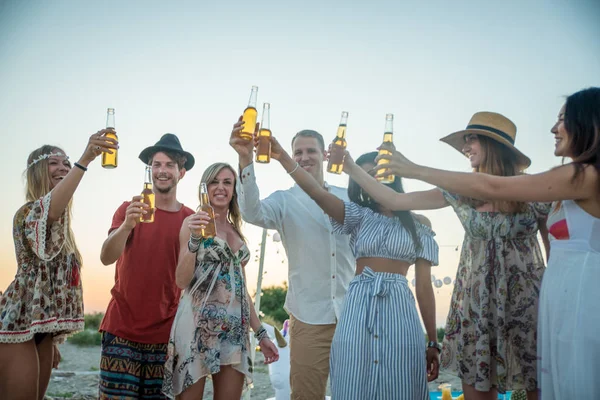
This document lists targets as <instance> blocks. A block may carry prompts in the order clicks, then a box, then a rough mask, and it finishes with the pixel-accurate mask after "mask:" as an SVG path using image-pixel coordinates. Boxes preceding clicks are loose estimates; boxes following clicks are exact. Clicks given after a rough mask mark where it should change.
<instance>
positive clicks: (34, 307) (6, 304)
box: [0, 192, 84, 343]
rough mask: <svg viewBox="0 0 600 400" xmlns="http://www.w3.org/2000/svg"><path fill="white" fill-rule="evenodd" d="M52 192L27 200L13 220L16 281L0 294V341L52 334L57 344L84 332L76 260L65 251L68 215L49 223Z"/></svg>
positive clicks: (18, 341) (81, 295)
mask: <svg viewBox="0 0 600 400" xmlns="http://www.w3.org/2000/svg"><path fill="white" fill-rule="evenodd" d="M51 198H52V192H50V193H48V194H47V195H46V196H44V197H42V198H40V199H38V200H36V201H34V202H29V203H26V204H25V205H24V206H22V207H21V208H20V209H19V210H18V211H17V213H16V214H15V217H14V219H13V239H14V243H15V253H16V257H17V273H16V276H15V279H14V280H13V281H12V283H11V284H10V285H9V286H8V288H7V289H6V291H5V292H4V294H3V295H2V296H0V343H22V342H26V341H28V340H31V339H33V338H34V336H35V335H36V334H45V333H47V334H50V335H52V337H53V341H54V342H55V343H61V342H63V341H64V340H65V338H66V337H67V336H68V335H71V334H73V333H76V332H78V331H81V330H83V326H84V320H83V289H82V285H81V279H80V276H79V275H80V274H79V269H80V267H79V261H78V260H77V258H76V256H75V254H73V253H71V254H66V252H65V251H64V245H65V241H66V236H67V229H68V218H69V215H68V213H67V212H66V211H65V212H63V214H62V215H61V217H60V218H59V219H58V220H57V221H54V222H52V224H51V225H48V211H49V210H50V200H51Z"/></svg>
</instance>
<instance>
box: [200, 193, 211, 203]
mask: <svg viewBox="0 0 600 400" xmlns="http://www.w3.org/2000/svg"><path fill="white" fill-rule="evenodd" d="M200 205H201V206H210V200H209V199H208V193H201V194H200Z"/></svg>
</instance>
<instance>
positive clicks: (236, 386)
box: [213, 365, 245, 400]
mask: <svg viewBox="0 0 600 400" xmlns="http://www.w3.org/2000/svg"><path fill="white" fill-rule="evenodd" d="M244 379H245V376H244V374H242V373H241V372H239V371H237V370H235V369H233V367H232V366H231V365H221V370H220V371H219V373H218V374H215V375H213V386H214V388H215V397H214V400H231V399H239V398H240V397H242V391H243V389H244Z"/></svg>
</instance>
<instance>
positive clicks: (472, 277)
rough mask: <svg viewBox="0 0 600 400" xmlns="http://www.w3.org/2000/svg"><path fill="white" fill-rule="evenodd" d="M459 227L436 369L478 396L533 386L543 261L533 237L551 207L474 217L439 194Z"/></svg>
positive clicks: (459, 202)
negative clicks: (462, 232) (461, 238)
mask: <svg viewBox="0 0 600 400" xmlns="http://www.w3.org/2000/svg"><path fill="white" fill-rule="evenodd" d="M442 193H443V194H444V197H445V199H446V201H447V202H448V203H449V204H450V205H451V206H452V207H453V208H454V211H455V212H456V215H457V216H458V218H459V220H460V222H461V223H462V225H463V227H464V229H465V238H464V242H463V247H462V252H461V255H460V262H459V265H458V270H457V272H456V284H455V286H454V291H453V293H452V301H451V303H450V311H449V313H448V319H447V322H446V336H445V338H444V344H443V350H442V356H441V366H442V368H444V369H446V370H447V371H448V372H451V373H454V374H456V375H458V376H459V377H460V378H461V380H463V381H464V382H465V383H467V384H468V385H471V386H474V387H475V389H477V390H479V391H488V390H490V389H491V388H492V387H496V388H497V390H498V391H499V392H500V393H505V391H506V390H515V389H526V390H528V391H535V390H536V388H537V373H536V371H537V365H536V351H537V348H536V343H537V342H536V335H537V321H538V299H539V296H540V287H541V284H542V276H543V274H544V270H545V269H546V268H545V263H544V259H543V256H542V252H541V250H540V246H539V242H538V239H537V233H538V229H539V225H538V222H539V221H540V220H544V219H546V217H547V215H548V212H549V211H550V206H551V204H550V203H530V204H528V206H527V209H526V210H525V211H524V212H520V213H515V214H504V213H500V212H482V211H477V210H476V209H475V208H473V207H472V206H471V205H470V204H467V203H466V202H463V201H462V200H461V198H460V197H459V196H457V195H454V194H451V193H448V192H446V191H442Z"/></svg>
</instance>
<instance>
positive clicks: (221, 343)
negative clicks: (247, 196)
mask: <svg viewBox="0 0 600 400" xmlns="http://www.w3.org/2000/svg"><path fill="white" fill-rule="evenodd" d="M249 258H250V252H249V250H248V247H247V246H246V245H245V244H244V245H242V247H241V248H240V249H239V250H238V252H237V253H234V252H233V251H232V250H231V248H230V247H229V245H228V244H227V242H226V241H225V240H223V239H221V238H219V237H215V238H212V239H208V240H205V241H204V242H203V243H202V244H201V245H200V250H198V253H197V255H196V267H195V272H194V277H193V278H192V281H191V282H190V284H189V286H188V287H187V289H186V290H185V291H184V293H183V295H182V297H181V301H180V302H179V307H178V309H177V314H176V316H175V321H174V322H173V327H172V328H171V336H170V338H169V344H168V349H167V362H166V364H165V379H164V383H163V392H164V393H165V394H166V395H167V396H169V397H171V398H173V397H175V396H177V395H180V394H181V393H182V392H183V391H185V390H186V389H187V388H188V387H190V386H191V385H193V384H194V383H196V382H197V381H199V380H200V379H202V378H204V377H206V376H209V375H213V374H216V373H218V372H219V371H220V369H221V365H231V366H232V367H233V368H234V369H236V370H238V371H239V372H241V373H242V374H244V375H246V384H250V383H251V382H252V361H251V359H250V351H249V350H250V340H249V334H248V333H249V327H250V304H249V302H248V296H247V295H246V293H247V292H246V282H245V281H244V273H243V271H242V268H243V267H242V265H243V264H244V263H245V262H247V261H248V259H249Z"/></svg>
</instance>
